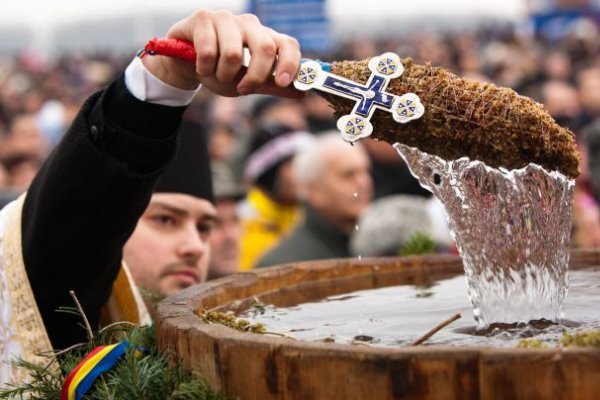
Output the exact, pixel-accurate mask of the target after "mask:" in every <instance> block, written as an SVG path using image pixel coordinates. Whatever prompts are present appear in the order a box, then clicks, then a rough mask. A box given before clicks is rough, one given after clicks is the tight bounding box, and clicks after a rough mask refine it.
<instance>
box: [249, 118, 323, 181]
mask: <svg viewBox="0 0 600 400" xmlns="http://www.w3.org/2000/svg"><path fill="white" fill-rule="evenodd" d="M312 140H314V137H313V135H312V134H310V133H309V132H306V131H294V130H291V129H290V128H288V127H286V126H283V125H277V124H267V125H263V126H261V127H260V128H259V129H258V130H257V131H256V132H255V134H254V137H253V140H252V143H251V144H250V149H249V152H248V156H247V158H246V166H245V170H244V179H245V180H246V182H248V183H249V184H257V185H260V186H262V187H264V188H266V189H272V188H273V185H274V184H275V179H276V177H277V171H278V169H279V167H280V166H281V165H282V164H283V163H284V162H285V161H286V160H289V159H290V158H291V157H292V156H293V155H294V154H296V153H297V152H298V151H299V150H300V149H301V148H303V147H304V146H306V145H307V144H308V143H310V142H311V141H312Z"/></svg>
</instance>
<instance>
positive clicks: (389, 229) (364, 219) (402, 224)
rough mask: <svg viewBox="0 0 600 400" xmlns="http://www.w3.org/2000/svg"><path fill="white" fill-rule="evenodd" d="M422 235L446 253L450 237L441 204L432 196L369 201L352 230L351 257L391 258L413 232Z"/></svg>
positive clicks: (448, 248) (450, 240)
mask: <svg viewBox="0 0 600 400" xmlns="http://www.w3.org/2000/svg"><path fill="white" fill-rule="evenodd" d="M417 233H421V234H424V235H426V236H427V237H428V238H429V239H431V240H432V241H433V243H434V244H435V251H436V252H448V251H449V250H450V249H451V247H452V238H451V237H450V230H449V229H448V223H447V221H446V216H445V213H444V209H443V208H442V205H441V204H440V203H439V202H438V200H437V199H436V198H434V197H431V198H428V199H427V198H425V197H422V196H414V195H406V194H401V195H393V196H387V197H384V198H381V199H377V200H375V201H373V202H372V203H371V204H370V205H369V207H368V208H367V209H366V210H365V211H364V212H363V213H362V215H361V216H360V219H359V220H358V230H356V231H354V232H353V233H352V238H351V244H350V247H351V250H352V254H353V255H354V256H361V257H394V256H398V255H400V251H401V249H402V248H403V246H404V245H405V244H406V243H408V242H409V241H410V240H411V239H412V238H413V236H414V235H415V234H417Z"/></svg>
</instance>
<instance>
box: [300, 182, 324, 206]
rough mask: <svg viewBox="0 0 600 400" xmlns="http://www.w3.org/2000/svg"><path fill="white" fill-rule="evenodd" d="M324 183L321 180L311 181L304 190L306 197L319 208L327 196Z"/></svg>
mask: <svg viewBox="0 0 600 400" xmlns="http://www.w3.org/2000/svg"><path fill="white" fill-rule="evenodd" d="M322 189H323V188H322V185H320V184H319V182H315V181H313V182H309V183H307V184H306V185H305V186H304V188H303V190H304V196H303V197H304V199H306V201H307V202H308V203H309V204H310V205H312V206H313V207H315V208H319V206H320V205H321V204H323V200H324V198H325V194H324V193H323V190H322Z"/></svg>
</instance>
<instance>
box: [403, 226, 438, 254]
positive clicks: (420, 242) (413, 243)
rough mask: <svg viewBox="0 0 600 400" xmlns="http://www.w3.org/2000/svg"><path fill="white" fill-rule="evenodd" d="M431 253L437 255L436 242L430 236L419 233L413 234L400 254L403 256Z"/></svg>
mask: <svg viewBox="0 0 600 400" xmlns="http://www.w3.org/2000/svg"><path fill="white" fill-rule="evenodd" d="M431 253H435V242H434V241H433V239H432V238H431V237H430V236H429V235H426V234H424V233H423V232H418V231H417V232H415V233H413V234H412V236H411V237H410V238H409V239H408V240H407V241H406V243H404V244H403V245H402V247H401V248H400V252H399V254H400V255H401V256H413V255H419V254H431Z"/></svg>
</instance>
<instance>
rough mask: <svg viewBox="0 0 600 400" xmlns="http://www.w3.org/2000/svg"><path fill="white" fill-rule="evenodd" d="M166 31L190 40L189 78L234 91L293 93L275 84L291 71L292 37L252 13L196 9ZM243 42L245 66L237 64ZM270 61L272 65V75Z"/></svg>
mask: <svg viewBox="0 0 600 400" xmlns="http://www.w3.org/2000/svg"><path fill="white" fill-rule="evenodd" d="M168 36H169V37H176V38H180V39H187V40H191V41H193V42H194V48H195V50H196V53H197V59H196V67H195V69H194V68H192V67H190V72H195V74H197V76H196V77H195V78H194V79H198V78H199V79H200V81H201V82H203V83H205V84H206V83H209V82H212V83H215V84H214V85H212V84H211V85H210V86H211V87H214V88H216V87H217V86H218V88H219V90H217V92H220V91H223V92H227V93H231V90H232V89H234V90H236V91H237V93H239V94H249V93H253V92H256V91H261V92H268V93H272V94H278V95H284V96H286V97H288V96H292V97H298V96H299V94H298V93H296V92H295V91H293V90H291V89H286V90H283V91H281V90H277V89H276V88H277V87H279V88H287V87H288V86H289V85H290V84H291V82H292V80H293V78H295V76H296V74H297V71H298V69H299V67H300V47H299V45H298V42H297V41H296V40H295V39H293V38H291V37H289V36H287V35H283V34H280V33H277V32H275V31H273V30H272V29H270V28H267V27H265V26H263V25H261V23H260V21H259V20H258V18H256V16H254V15H250V14H245V15H240V16H234V15H233V14H232V13H230V12H229V11H216V12H215V11H209V10H200V11H197V12H195V13H194V14H193V15H192V16H190V17H188V18H186V19H184V20H182V21H180V22H179V23H177V24H176V25H174V26H173V28H171V30H170V31H169V34H168ZM244 46H247V47H248V49H249V51H250V53H251V55H252V58H251V61H250V64H249V65H248V68H247V70H244V69H243V68H242V62H243V56H244ZM273 65H277V66H276V71H275V79H274V81H273V79H272V76H271V75H272V72H273ZM180 69H181V68H180ZM170 72H173V73H176V72H181V71H170ZM184 72H185V71H184ZM240 76H241V79H240ZM238 80H239V83H237V82H238ZM217 83H218V84H217Z"/></svg>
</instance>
